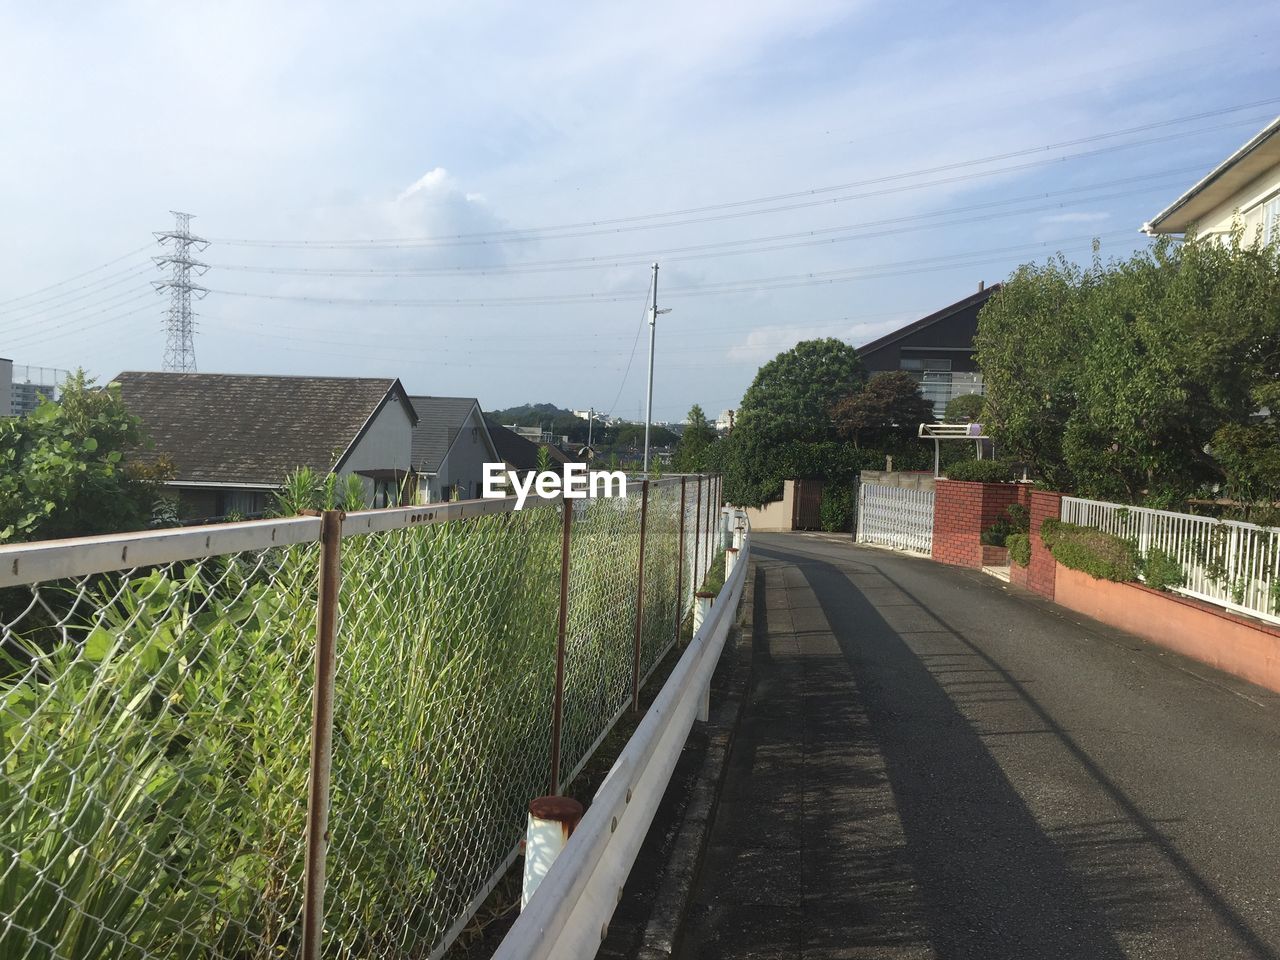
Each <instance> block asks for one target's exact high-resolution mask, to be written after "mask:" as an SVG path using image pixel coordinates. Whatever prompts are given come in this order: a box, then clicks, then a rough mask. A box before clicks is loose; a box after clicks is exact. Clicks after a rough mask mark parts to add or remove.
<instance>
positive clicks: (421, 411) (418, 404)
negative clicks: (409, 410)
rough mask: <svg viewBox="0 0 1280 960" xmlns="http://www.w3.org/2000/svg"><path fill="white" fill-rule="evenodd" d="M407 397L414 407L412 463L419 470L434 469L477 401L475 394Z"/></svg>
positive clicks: (438, 466)
mask: <svg viewBox="0 0 1280 960" xmlns="http://www.w3.org/2000/svg"><path fill="white" fill-rule="evenodd" d="M409 400H410V401H411V402H412V403H413V409H415V410H417V411H418V425H417V426H416V427H414V428H413V466H414V468H415V469H417V470H419V471H421V472H423V473H435V472H436V471H437V470H439V469H440V464H441V462H442V461H443V460H444V456H445V454H446V453H448V452H449V448H450V447H451V446H453V441H454V440H456V439H457V438H458V432H459V431H460V430H461V429H462V425H463V424H464V423H466V422H467V416H468V414H470V413H471V411H472V410H474V409H475V408H476V407H477V406H479V401H478V400H476V398H475V397H410V398H409Z"/></svg>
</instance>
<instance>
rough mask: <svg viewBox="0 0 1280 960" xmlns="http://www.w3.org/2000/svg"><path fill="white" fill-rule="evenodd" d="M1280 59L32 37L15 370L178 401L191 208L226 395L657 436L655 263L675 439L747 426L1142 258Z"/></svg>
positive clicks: (1261, 95) (809, 38)
mask: <svg viewBox="0 0 1280 960" xmlns="http://www.w3.org/2000/svg"><path fill="white" fill-rule="evenodd" d="M1278 35H1280V8H1278V7H1276V6H1274V5H1259V4H1256V3H1249V4H1246V3H1232V2H1227V3H1222V4H1216V5H1213V6H1210V5H1207V4H1203V3H1190V2H1174V3H1161V4H1154V3H1106V4H1070V3H1068V4H1055V5H1040V4H990V3H988V4H974V3H924V4H919V3H918V4H910V5H907V4H884V3H881V4H872V3H824V2H814V3H803V2H802V3H795V2H772V0H741V2H735V3H734V4H727V3H689V2H687V0H686V2H684V3H676V2H662V0H659V2H652V3H648V4H643V5H636V4H632V5H623V4H573V3H542V4H499V3H486V2H482V0H481V2H474V0H473V2H458V3H430V4H428V3H372V4H366V5H359V6H357V5H351V4H325V3H307V4H303V3H297V4H291V3H273V4H255V3H227V4H217V5H205V6H204V7H201V8H186V7H183V6H175V5H173V4H162V3H152V2H147V3H116V4H110V5H105V4H104V5H98V6H95V5H91V4H70V3H49V4H7V5H4V6H3V7H0V61H2V62H4V63H5V64H6V67H5V70H4V71H3V72H2V73H0V116H3V117H4V121H5V127H6V130H5V136H4V142H5V149H4V150H2V151H0V209H2V210H3V222H4V226H5V229H4V231H3V234H0V254H2V256H0V301H8V302H4V303H0V356H9V357H12V358H13V359H15V360H16V361H18V362H26V363H33V364H45V365H52V366H60V367H74V366H77V365H83V366H85V367H86V368H87V369H89V370H90V371H91V372H93V373H94V374H96V375H98V376H99V377H103V378H106V377H110V376H111V375H112V374H114V373H116V372H118V371H119V370H122V369H158V368H159V366H160V361H161V357H162V354H163V348H164V332H163V328H162V318H163V315H164V302H163V301H162V298H161V297H160V296H159V295H157V294H155V293H154V292H151V291H150V286H149V283H150V281H151V280H152V279H155V278H156V277H158V276H159V274H158V273H156V272H155V271H154V269H153V268H152V267H150V266H149V265H148V264H149V261H148V259H147V258H148V257H149V256H150V255H151V254H152V253H155V252H159V251H157V250H152V249H143V248H144V247H145V245H146V244H147V243H148V242H149V241H150V240H151V232H152V231H154V230H162V229H165V228H166V227H168V226H169V225H170V223H171V217H170V215H169V213H168V211H169V210H170V209H181V210H187V211H190V212H193V213H195V214H196V215H197V219H196V220H195V221H194V224H193V226H194V228H195V229H196V231H197V232H199V233H200V234H202V235H204V236H207V237H210V238H213V239H214V241H215V242H214V243H212V244H211V245H210V247H209V248H208V250H206V251H205V253H204V254H203V257H204V259H205V260H206V261H207V262H209V263H210V264H212V265H213V268H212V269H211V270H210V271H209V273H208V274H207V275H206V277H205V278H204V280H203V282H204V283H205V284H206V285H207V286H208V287H209V288H210V289H211V290H212V291H214V292H212V293H211V294H210V295H209V296H208V297H207V298H206V299H205V300H203V301H201V302H200V304H199V306H198V312H199V316H200V320H199V324H200V325H199V331H198V336H197V341H196V353H197V358H198V363H199V367H200V369H201V370H203V371H209V372H254V373H263V372H276V373H324V374H348V375H395V376H399V377H400V378H401V379H403V380H404V382H405V385H406V386H407V387H408V388H409V390H410V392H414V393H431V394H445V395H448V394H460V395H475V396H478V397H480V399H481V402H482V403H483V404H484V405H485V407H486V408H493V407H501V406H507V405H510V404H514V403H520V402H525V401H529V402H535V401H551V402H555V403H558V404H561V405H564V406H572V407H586V406H589V405H594V406H595V407H596V408H597V409H599V410H603V411H608V410H610V409H612V410H613V411H614V412H615V413H617V414H620V415H623V416H629V417H635V416H637V414H638V413H639V410H640V405H641V403H642V402H643V398H644V378H643V370H644V366H645V340H644V337H643V336H641V337H640V339H639V342H638V343H637V340H636V334H637V332H638V331H639V329H640V325H641V321H642V316H643V311H644V307H645V303H646V294H647V289H648V282H649V271H648V268H647V266H646V264H647V263H648V262H649V261H650V260H653V259H657V260H659V261H660V262H661V264H662V269H661V272H660V300H661V305H662V306H664V307H671V308H672V313H670V314H667V315H665V316H663V317H662V318H660V321H659V322H660V326H659V330H658V350H657V363H656V367H657V373H656V378H655V384H656V386H655V401H654V408H655V409H654V412H655V417H656V418H658V419H679V418H681V417H682V416H683V415H684V413H685V411H687V410H688V408H689V406H690V404H692V403H694V402H698V403H701V404H702V406H703V407H704V408H705V409H706V410H707V411H708V412H709V413H712V414H713V415H714V414H715V413H718V412H719V411H720V410H722V409H724V408H726V407H732V406H735V405H736V404H737V402H738V400H739V398H740V397H741V395H742V392H743V390H744V389H745V388H746V386H747V385H748V384H749V383H750V381H751V378H752V376H753V375H754V373H755V370H756V368H757V367H758V366H759V364H760V363H761V362H763V361H764V360H767V359H768V358H769V357H771V356H773V355H774V354H775V353H776V352H777V351H779V350H782V349H785V348H787V347H789V346H792V345H793V344H794V343H796V342H797V341H798V340H801V339H805V338H808V337H812V336H836V337H841V338H843V339H846V340H848V341H849V342H851V343H854V344H860V343H864V342H867V341H869V340H871V339H873V338H874V337H876V336H878V335H880V334H881V333H884V332H886V331H887V330H889V329H892V328H893V327H895V326H897V325H900V324H902V323H904V322H907V321H910V320H912V319H915V318H916V317H918V316H921V315H923V314H925V313H928V312H931V311H933V310H935V309H938V308H939V307H942V306H944V305H946V304H947V303H950V302H952V301H954V300H956V299H959V298H960V297H963V296H965V295H967V294H969V293H970V292H972V291H973V290H975V289H976V287H977V284H978V281H979V280H985V281H987V282H988V283H991V282H995V281H998V280H1000V279H1002V278H1003V277H1005V276H1006V275H1007V274H1008V273H1009V272H1010V271H1011V270H1012V269H1013V268H1014V267H1015V266H1016V265H1017V264H1018V263H1020V262H1025V261H1027V260H1043V259H1044V258H1045V257H1046V256H1048V255H1050V254H1052V253H1054V252H1055V251H1058V250H1061V251H1062V252H1064V253H1065V254H1067V255H1068V256H1070V257H1072V258H1074V259H1085V258H1087V257H1088V256H1089V244H1090V238H1091V237H1094V236H1098V237H1101V238H1102V249H1103V252H1104V254H1107V255H1116V256H1122V255H1124V254H1126V253H1127V252H1128V251H1130V250H1132V249H1134V248H1135V247H1136V246H1139V245H1142V244H1143V243H1144V242H1145V241H1144V239H1143V238H1142V237H1141V236H1140V235H1139V233H1138V228H1139V226H1140V225H1141V224H1142V223H1143V222H1144V221H1145V220H1146V219H1148V218H1149V217H1151V216H1152V215H1153V214H1154V213H1156V212H1157V211H1158V210H1159V209H1160V208H1162V207H1163V206H1164V205H1165V204H1166V203H1167V202H1168V201H1170V200H1172V199H1173V198H1174V197H1176V196H1177V195H1178V194H1179V193H1180V192H1181V191H1182V190H1183V189H1185V188H1186V187H1187V186H1189V185H1190V184H1191V183H1192V182H1194V181H1195V179H1197V178H1198V176H1199V175H1201V174H1202V173H1203V172H1205V171H1207V170H1208V169H1209V168H1211V167H1212V166H1213V165H1214V164H1215V163H1217V162H1218V161H1219V160H1220V159H1222V158H1223V157H1225V156H1226V155H1227V154H1228V153H1229V152H1230V151H1231V150H1233V149H1234V148H1235V147H1236V146H1238V145H1239V144H1240V143H1242V142H1244V141H1245V140H1246V139H1247V138H1248V137H1249V136H1250V135H1251V134H1252V133H1253V132H1254V131H1255V130H1256V129H1258V128H1260V127H1261V126H1262V125H1263V124H1264V123H1265V122H1266V121H1267V120H1269V119H1270V118H1271V117H1272V116H1274V115H1276V114H1278V113H1280V102H1277V103H1271V104H1264V105H1259V106H1254V107H1250V108H1246V109H1229V108H1234V107H1238V106H1240V105H1243V104H1249V103H1255V102H1257V101H1263V100H1267V99H1269V98H1271V97H1273V96H1275V97H1280V82H1277V81H1278V80H1280V61H1277V58H1276V57H1275V53H1274V41H1275V38H1276V36H1278ZM1197 114H1208V115H1207V116H1204V117H1201V118H1200V119H1196V120H1185V121H1182V122H1176V123H1168V121H1179V120H1180V118H1187V117H1191V116H1194V115H1197ZM1155 124H1160V126H1152V127H1151V128H1150V129H1148V130H1145V131H1136V132H1133V133H1130V134H1126V135H1124V136H1116V137H1107V138H1104V139H1099V140H1091V141H1088V142H1083V143H1076V144H1074V145H1064V144H1069V142H1070V141H1076V140H1083V139H1084V138H1089V137H1094V136H1096V135H1099V134H1109V133H1113V132H1115V131H1122V130H1132V129H1133V128H1138V127H1142V126H1144V125H1155ZM1054 145H1059V146H1054ZM1030 148H1049V149H1040V150H1039V151H1037V152H1035V153H1033V154H1021V153H1020V155H1019V156H1017V157H1010V158H1006V159H1003V160H998V161H988V162H981V163H970V162H969V161H975V160H981V159H982V158H986V157H992V156H996V155H1000V154H1005V153H1015V152H1020V151H1024V150H1027V149H1030ZM940 167H950V169H947V170H942V171H938V172H935V173H931V174H925V175H914V176H903V175H904V174H912V173H913V172H914V171H919V170H924V169H930V170H937V168H940ZM869 181H875V182H869ZM837 185H852V186H846V187H845V188H844V189H827V188H830V187H834V186H837ZM809 191H812V192H809ZM781 195H794V196H792V197H791V198H790V199H788V200H777V201H772V202H767V203H746V204H740V205H737V206H723V205H726V204H736V203H738V202H739V201H753V200H757V199H759V198H764V197H773V196H781ZM705 207H712V208H714V209H712V210H706V211H703V212H701V213H697V214H693V213H690V214H683V215H679V216H666V217H654V216H652V215H654V214H663V213H667V212H670V211H680V210H688V209H691V208H705ZM616 219H623V220H624V221H625V222H623V223H612V224H609V223H601V221H610V220H616ZM593 222H594V223H597V224H598V225H597V226H595V227H584V226H575V227H571V228H567V229H551V228H560V227H564V226H565V225H574V224H587V223H593ZM512 231H519V232H512ZM770 238H773V239H770ZM385 240H392V241H395V242H391V243H383V242H379V243H370V242H369V241H385ZM276 241H284V242H285V243H284V245H280V244H278V243H275V242H276ZM304 241H305V242H304ZM326 244H328V245H326ZM333 244H340V245H337V246H335V245H333ZM130 251H132V252H130ZM120 257H123V259H119V260H118V261H117V262H116V263H114V264H112V265H110V266H107V267H105V268H103V269H100V270H96V271H94V272H90V273H88V274H86V275H85V276H84V277H81V278H79V279H75V280H71V281H70V282H65V283H62V284H61V285H60V286H57V287H53V288H52V289H50V290H46V291H43V292H39V293H33V291H38V290H40V288H43V287H45V286H46V285H49V284H55V283H59V282H60V281H67V280H68V278H71V277H74V276H75V275H78V274H81V273H82V272H84V271H91V270H93V268H95V267H99V266H100V265H102V264H104V263H106V262H107V261H110V260H115V259H116V258H120ZM833 272H834V273H836V274H837V276H836V277H834V278H833V277H824V276H822V275H823V274H829V273H833ZM841 272H843V275H840V273H841ZM811 275H816V276H811ZM771 278H795V279H787V280H778V279H771ZM850 278H852V279H850ZM330 301H331V302H330ZM633 344H634V345H635V352H634V356H633V354H632V347H633ZM629 359H630V360H631V363H630V369H629V371H628V360H629ZM624 373H625V374H626V376H625V380H624Z"/></svg>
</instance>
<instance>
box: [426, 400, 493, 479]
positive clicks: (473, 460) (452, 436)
mask: <svg viewBox="0 0 1280 960" xmlns="http://www.w3.org/2000/svg"><path fill="white" fill-rule="evenodd" d="M409 399H410V400H411V401H412V403H413V408H414V410H415V411H416V412H417V414H418V425H417V426H416V427H415V428H414V430H413V468H414V470H415V471H416V472H417V474H418V500H419V502H421V503H436V502H438V501H441V500H452V499H453V498H454V497H455V496H456V497H457V499H459V500H474V499H476V498H478V497H480V496H481V495H482V484H483V483H484V465H485V464H486V463H501V462H502V458H501V457H499V456H498V453H497V451H496V449H495V448H494V444H493V438H492V437H491V436H490V435H489V428H488V425H487V424H486V423H485V419H484V413H483V412H481V410H480V403H479V402H478V401H477V400H476V399H475V398H474V397H428V396H415V397H410V398H409Z"/></svg>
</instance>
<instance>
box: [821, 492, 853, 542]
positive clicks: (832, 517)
mask: <svg viewBox="0 0 1280 960" xmlns="http://www.w3.org/2000/svg"><path fill="white" fill-rule="evenodd" d="M820 518H821V520H822V529H823V530H825V531H827V533H848V532H849V530H850V529H851V528H852V526H853V488H852V487H844V486H839V487H832V486H828V487H826V488H825V489H824V490H823V491H822V506H821V508H820Z"/></svg>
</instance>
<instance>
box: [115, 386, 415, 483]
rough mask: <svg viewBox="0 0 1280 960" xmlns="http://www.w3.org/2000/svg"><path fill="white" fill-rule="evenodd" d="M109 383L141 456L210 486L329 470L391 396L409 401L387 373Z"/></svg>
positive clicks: (184, 478)
mask: <svg viewBox="0 0 1280 960" xmlns="http://www.w3.org/2000/svg"><path fill="white" fill-rule="evenodd" d="M115 380H116V382H117V383H119V384H120V390H121V396H122V397H123V399H124V404H125V407H126V408H127V409H128V410H129V412H130V413H132V414H134V415H135V416H137V417H139V418H140V419H141V420H142V425H143V429H144V430H145V431H146V433H147V435H148V436H150V438H151V439H152V441H153V442H154V444H155V447H154V449H153V450H151V451H149V453H148V456H151V455H158V454H164V455H167V456H168V457H169V458H170V459H172V460H173V462H174V463H175V464H176V465H177V468H178V475H177V477H176V478H175V479H177V480H180V481H185V482H188V483H208V484H214V485H216V484H232V483H247V484H262V485H264V486H277V485H279V484H280V482H281V481H282V480H283V479H284V477H285V476H286V475H287V474H288V473H290V472H291V471H293V470H295V469H297V468H298V467H311V468H313V469H315V470H317V471H320V472H322V473H328V472H329V471H330V470H332V469H334V467H335V466H337V462H338V458H339V457H341V456H342V455H343V454H344V453H345V452H346V450H347V448H348V447H349V446H350V445H351V444H352V442H354V441H355V440H356V438H357V437H358V436H359V435H360V433H361V431H362V430H363V429H364V426H365V424H366V423H367V422H368V421H369V418H370V417H372V416H373V415H374V414H375V413H376V412H377V411H378V409H379V408H380V407H381V406H382V403H383V401H384V400H385V399H386V398H387V396H388V395H389V394H392V393H396V394H398V396H399V397H400V398H401V400H402V401H407V399H408V398H407V397H406V395H405V393H404V388H403V387H402V386H401V385H400V381H399V380H397V379H395V378H394V377H391V378H387V377H378V378H372V377H279V376H250V375H241V374H221V373H140V372H133V371H129V372H125V373H122V374H120V375H119V376H118V377H116V378H115ZM412 412H413V411H412V409H410V413H411V414H412ZM392 466H393V465H392Z"/></svg>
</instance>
